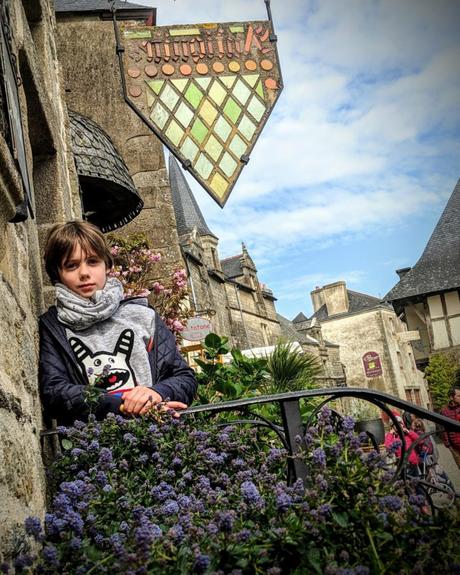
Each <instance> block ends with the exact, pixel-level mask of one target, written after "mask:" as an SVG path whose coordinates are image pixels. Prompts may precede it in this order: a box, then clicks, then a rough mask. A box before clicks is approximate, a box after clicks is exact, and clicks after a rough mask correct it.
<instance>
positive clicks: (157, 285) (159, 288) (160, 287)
mask: <svg viewBox="0 0 460 575" xmlns="http://www.w3.org/2000/svg"><path fill="white" fill-rule="evenodd" d="M152 288H153V291H154V293H156V294H159V293H161V292H162V291H163V290H164V289H165V286H164V285H162V284H161V283H159V282H155V283H154V284H153V286H152Z"/></svg>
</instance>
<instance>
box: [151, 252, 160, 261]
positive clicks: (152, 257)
mask: <svg viewBox="0 0 460 575" xmlns="http://www.w3.org/2000/svg"><path fill="white" fill-rule="evenodd" d="M148 257H149V261H150V262H159V261H160V260H161V254H152V253H151V254H149V256H148Z"/></svg>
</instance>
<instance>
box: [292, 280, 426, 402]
mask: <svg viewBox="0 0 460 575" xmlns="http://www.w3.org/2000/svg"><path fill="white" fill-rule="evenodd" d="M311 298H312V302H313V309H314V313H313V315H312V317H311V318H310V319H307V318H306V317H305V316H304V315H303V314H301V315H300V314H299V315H298V316H297V317H296V318H295V319H294V321H293V324H294V326H295V327H296V329H297V330H298V331H300V332H301V333H306V334H309V333H311V331H312V330H314V331H315V332H316V333H318V331H319V330H321V333H322V337H323V338H324V339H325V340H329V341H333V342H334V343H336V344H338V345H339V346H340V359H341V362H342V363H343V365H344V368H345V376H346V382H347V385H348V386H350V387H366V388H370V389H376V390H378V391H383V392H386V393H390V394H392V395H396V396H398V397H401V398H402V399H407V400H408V401H412V402H413V403H416V404H418V405H422V406H423V407H428V406H429V398H428V394H427V390H426V385H425V382H424V380H423V375H422V373H421V372H420V371H419V370H418V369H417V366H416V364H415V360H414V356H413V352H412V347H411V345H410V342H409V341H408V336H407V328H406V326H405V324H404V323H403V322H402V321H401V320H399V319H398V317H397V316H396V314H395V313H394V310H393V309H392V308H391V306H389V305H388V304H387V303H385V302H383V301H381V300H379V299H378V298H375V297H373V296H370V295H367V294H363V293H359V292H356V291H352V290H349V289H347V287H346V284H345V282H343V281H339V282H335V283H332V284H328V285H325V286H323V287H319V288H316V289H315V290H314V291H312V292H311Z"/></svg>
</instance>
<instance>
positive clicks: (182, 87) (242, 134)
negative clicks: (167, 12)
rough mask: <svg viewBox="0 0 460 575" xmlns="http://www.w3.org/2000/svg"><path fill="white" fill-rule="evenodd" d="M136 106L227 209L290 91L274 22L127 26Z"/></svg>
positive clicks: (126, 56) (122, 37)
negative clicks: (261, 137) (276, 107)
mask: <svg viewBox="0 0 460 575" xmlns="http://www.w3.org/2000/svg"><path fill="white" fill-rule="evenodd" d="M118 38H119V43H120V44H121V50H120V53H121V54H122V56H121V60H122V63H123V76H124V82H125V86H124V88H125V96H126V98H127V100H128V103H129V104H130V105H131V107H133V108H134V110H135V111H136V112H137V113H138V114H139V116H141V118H142V119H143V120H144V121H145V122H146V123H147V124H148V125H149V126H150V127H151V128H152V129H153V130H154V132H155V133H156V134H157V135H158V137H159V138H160V139H161V140H162V141H163V143H164V144H165V145H166V146H167V147H168V148H169V149H170V150H171V152H172V153H173V154H174V155H175V156H176V157H177V158H178V159H179V160H180V161H181V162H182V165H183V166H184V167H185V168H186V169H188V170H189V171H190V173H191V174H192V175H193V176H194V177H195V178H196V179H197V180H198V182H199V183H200V184H201V185H202V186H203V187H204V188H205V189H206V191H207V192H208V193H209V194H210V195H211V196H212V197H213V198H214V200H215V201H216V202H217V203H218V204H219V205H220V206H222V207H223V206H224V204H225V202H226V201H227V199H228V197H229V195H230V192H231V190H232V188H233V186H234V185H235V183H236V181H237V179H238V176H239V175H240V173H241V170H242V169H243V167H244V165H245V164H246V163H247V162H248V160H249V155H250V153H251V150H252V148H253V147H254V144H255V143H256V140H257V138H258V136H259V134H260V132H261V130H262V129H263V127H264V125H265V123H266V121H267V119H268V116H269V115H270V112H271V110H272V109H273V106H274V105H275V103H276V100H277V98H278V96H279V94H280V92H281V89H282V77H281V73H280V68H279V60H278V53H277V49H276V37H275V36H274V33H273V30H272V26H271V22H270V21H255V22H238V23H225V24H199V25H195V24H194V25H191V26H186V25H183V26H174V27H158V26H136V27H133V26H132V24H131V25H129V24H127V23H126V24H125V23H123V24H121V25H120V29H119V35H118Z"/></svg>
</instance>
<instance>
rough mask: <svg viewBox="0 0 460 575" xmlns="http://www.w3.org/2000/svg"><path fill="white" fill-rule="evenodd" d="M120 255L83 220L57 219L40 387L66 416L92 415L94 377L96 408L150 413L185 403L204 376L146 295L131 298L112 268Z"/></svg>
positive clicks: (50, 248)
mask: <svg viewBox="0 0 460 575" xmlns="http://www.w3.org/2000/svg"><path fill="white" fill-rule="evenodd" d="M112 265H113V260H112V255H111V253H110V250H109V247H108V246H107V244H106V241H105V238H104V236H103V234H102V233H101V231H100V230H99V229H98V228H97V227H96V226H94V225H92V224H90V223H88V222H83V221H71V222H67V223H65V224H58V225H56V226H54V228H53V229H52V230H51V232H50V233H49V236H48V241H47V245H46V249H45V266H46V271H47V273H48V275H49V277H50V279H51V281H52V283H53V285H55V287H56V305H55V306H52V307H51V308H50V309H49V310H48V311H47V312H46V313H45V314H43V315H42V316H41V317H40V390H41V396H42V401H43V405H44V409H45V414H46V415H48V416H49V417H52V418H55V419H56V420H57V421H58V423H60V424H64V425H70V424H72V423H73V422H74V421H75V420H76V419H80V420H82V419H86V418H87V416H88V413H89V408H88V405H87V402H86V401H85V390H86V389H87V386H88V385H92V386H94V389H95V390H97V391H98V392H99V394H100V395H99V398H98V402H97V405H96V409H95V415H96V417H98V418H99V419H101V418H103V417H105V416H106V415H107V414H108V413H120V412H121V413H123V414H126V415H129V416H139V415H143V414H145V413H146V412H147V411H148V410H149V409H151V407H152V406H154V405H156V404H159V403H164V404H165V406H166V407H167V408H170V409H185V408H186V407H187V406H188V404H190V403H191V401H192V400H193V397H194V395H195V392H196V387H197V383H196V380H195V375H194V372H193V370H192V369H191V368H190V367H189V366H188V365H187V364H186V362H185V361H184V359H183V358H182V356H181V355H180V353H179V351H178V349H177V346H176V341H175V338H174V336H173V334H172V333H171V331H170V330H169V329H168V328H167V327H166V325H165V324H164V323H163V321H162V320H161V319H160V318H159V316H158V314H157V313H156V312H155V311H154V310H153V309H152V308H151V307H149V305H148V302H147V299H146V298H139V297H137V298H131V299H124V298H123V286H122V285H121V283H120V282H119V281H118V280H117V279H116V278H111V277H108V276H107V273H108V272H109V270H110V269H111V267H112Z"/></svg>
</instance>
